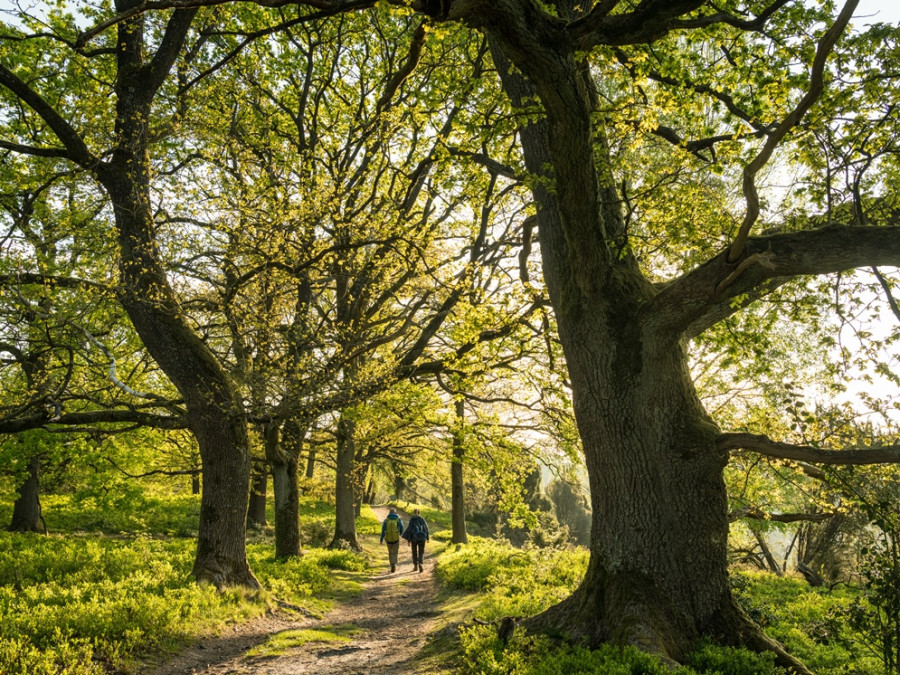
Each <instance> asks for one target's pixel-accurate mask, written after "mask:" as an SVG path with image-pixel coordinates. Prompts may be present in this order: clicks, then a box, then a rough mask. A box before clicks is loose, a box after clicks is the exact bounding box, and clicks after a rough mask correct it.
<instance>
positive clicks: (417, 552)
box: [409, 541, 425, 567]
mask: <svg viewBox="0 0 900 675" xmlns="http://www.w3.org/2000/svg"><path fill="white" fill-rule="evenodd" d="M409 543H410V546H411V547H412V554H413V566H414V567H415V566H416V565H421V564H422V563H424V562H425V542H424V541H411V542H409Z"/></svg>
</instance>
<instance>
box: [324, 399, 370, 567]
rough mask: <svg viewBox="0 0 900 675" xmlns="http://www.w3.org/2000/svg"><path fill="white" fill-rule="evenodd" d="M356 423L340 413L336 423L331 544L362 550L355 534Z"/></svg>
mask: <svg viewBox="0 0 900 675" xmlns="http://www.w3.org/2000/svg"><path fill="white" fill-rule="evenodd" d="M355 428H356V424H355V423H354V422H353V421H352V420H351V419H349V418H348V417H346V416H345V415H341V419H340V420H339V421H338V427H337V467H336V471H337V476H336V477H335V488H334V510H335V523H334V539H332V541H331V544H330V547H331V548H346V547H349V548H351V549H352V550H354V551H359V550H361V548H362V547H361V546H360V545H359V540H358V539H357V537H356V511H355V506H356V498H355V495H354V484H355V483H356V481H355V480H354V475H353V464H354V460H355V458H356V443H355V442H354V435H353V434H354V431H355Z"/></svg>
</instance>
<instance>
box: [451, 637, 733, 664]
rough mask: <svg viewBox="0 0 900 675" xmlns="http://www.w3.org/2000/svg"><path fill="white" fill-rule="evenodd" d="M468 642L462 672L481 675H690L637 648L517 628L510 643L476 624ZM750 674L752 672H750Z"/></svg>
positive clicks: (464, 642)
mask: <svg viewBox="0 0 900 675" xmlns="http://www.w3.org/2000/svg"><path fill="white" fill-rule="evenodd" d="M461 636H462V641H463V645H464V648H465V649H464V655H463V663H462V667H461V668H460V672H462V673H472V674H474V673H477V674H478V675H565V674H568V673H603V674H604V675H690V674H691V673H693V672H694V671H692V670H688V669H685V668H679V669H677V670H674V671H673V670H671V669H669V667H668V666H664V665H663V664H661V663H660V662H659V660H658V659H656V658H654V657H652V656H650V655H648V654H646V653H645V652H641V651H639V650H637V649H634V648H627V649H620V648H617V647H612V646H609V645H606V646H603V647H601V648H600V649H598V650H590V649H585V648H584V647H577V646H570V645H562V646H557V645H554V644H553V643H552V642H551V641H550V640H549V639H548V638H546V637H543V636H526V635H524V634H523V633H522V631H521V630H516V631H515V633H514V634H513V636H512V638H511V639H510V641H509V643H508V644H507V645H504V644H503V643H502V642H501V641H500V640H498V639H497V632H496V629H494V628H492V627H490V626H473V627H471V628H465V629H463V630H462V631H461ZM747 675H750V674H749V673H748V674H747Z"/></svg>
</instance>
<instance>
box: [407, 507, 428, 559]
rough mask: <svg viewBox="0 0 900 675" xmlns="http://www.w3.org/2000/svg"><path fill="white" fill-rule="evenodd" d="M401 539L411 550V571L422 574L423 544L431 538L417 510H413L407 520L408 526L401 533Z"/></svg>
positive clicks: (426, 525)
mask: <svg viewBox="0 0 900 675" xmlns="http://www.w3.org/2000/svg"><path fill="white" fill-rule="evenodd" d="M403 538H404V539H406V541H408V542H409V545H410V548H412V559H413V570H414V571H415V570H419V571H420V572H424V571H425V568H424V567H423V566H422V563H424V562H425V542H426V541H430V540H431V537H430V536H429V535H428V524H427V523H426V522H425V519H424V518H423V517H422V516H420V515H419V509H413V517H412V518H410V519H409V525H407V526H406V530H404V531H403Z"/></svg>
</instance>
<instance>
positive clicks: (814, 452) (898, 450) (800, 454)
mask: <svg viewBox="0 0 900 675" xmlns="http://www.w3.org/2000/svg"><path fill="white" fill-rule="evenodd" d="M716 447H718V449H719V450H722V451H724V452H729V451H732V450H751V451H753V452H757V453H759V454H761V455H765V456H766V457H775V458H776V459H788V460H793V461H800V462H811V463H813V464H836V465H849V464H854V465H865V464H896V463H898V462H900V444H895V445H885V446H882V447H878V448H851V449H847V450H822V449H821V448H814V447H812V446H808V445H792V444H790V443H780V442H778V441H773V440H772V439H770V438H768V437H766V436H760V435H757V434H747V433H729V434H722V435H721V436H719V437H718V438H717V439H716Z"/></svg>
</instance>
